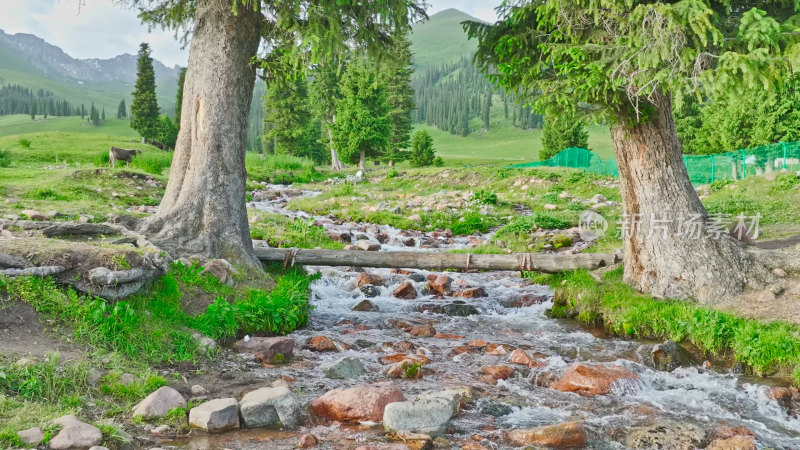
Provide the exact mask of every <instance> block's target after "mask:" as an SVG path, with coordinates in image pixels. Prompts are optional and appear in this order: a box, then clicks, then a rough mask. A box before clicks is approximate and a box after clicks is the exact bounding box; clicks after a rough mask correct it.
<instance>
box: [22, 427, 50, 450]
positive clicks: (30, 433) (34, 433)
mask: <svg viewBox="0 0 800 450" xmlns="http://www.w3.org/2000/svg"><path fill="white" fill-rule="evenodd" d="M17 437H18V438H19V440H20V441H22V443H23V444H26V445H30V446H33V447H36V446H37V445H39V443H40V442H42V439H44V432H42V429H41V428H39V427H33V428H28V429H27V430H22V431H17Z"/></svg>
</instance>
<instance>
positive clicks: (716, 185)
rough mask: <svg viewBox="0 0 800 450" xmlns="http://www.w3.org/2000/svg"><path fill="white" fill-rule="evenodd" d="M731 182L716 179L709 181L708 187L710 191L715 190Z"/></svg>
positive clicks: (731, 181)
mask: <svg viewBox="0 0 800 450" xmlns="http://www.w3.org/2000/svg"><path fill="white" fill-rule="evenodd" d="M731 184H733V180H716V181H714V182H713V183H711V186H709V187H710V188H711V192H717V191H719V190H721V189H722V188H724V187H725V186H728V185H731Z"/></svg>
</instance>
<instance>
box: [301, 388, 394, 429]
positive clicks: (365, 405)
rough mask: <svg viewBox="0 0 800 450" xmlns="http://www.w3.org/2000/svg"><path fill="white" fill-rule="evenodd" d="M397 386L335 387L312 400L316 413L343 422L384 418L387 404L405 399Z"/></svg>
mask: <svg viewBox="0 0 800 450" xmlns="http://www.w3.org/2000/svg"><path fill="white" fill-rule="evenodd" d="M405 399H406V398H405V396H404V395H403V392H401V391H400V390H399V389H397V388H389V387H387V388H382V387H373V386H360V387H355V388H350V389H334V390H332V391H328V392H326V393H325V394H324V395H322V396H321V397H319V398H317V399H315V400H314V401H312V402H311V410H312V411H314V414H316V415H318V416H322V417H327V418H328V419H331V420H339V421H342V422H352V421H371V422H380V421H382V420H383V410H384V408H386V405H388V404H389V403H394V402H402V401H405Z"/></svg>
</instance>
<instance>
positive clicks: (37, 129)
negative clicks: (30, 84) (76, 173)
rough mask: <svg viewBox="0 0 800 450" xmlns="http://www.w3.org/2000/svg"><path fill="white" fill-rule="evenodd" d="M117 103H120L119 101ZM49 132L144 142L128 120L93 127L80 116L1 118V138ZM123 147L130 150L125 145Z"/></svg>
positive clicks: (19, 115)
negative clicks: (102, 135) (106, 136)
mask: <svg viewBox="0 0 800 450" xmlns="http://www.w3.org/2000/svg"><path fill="white" fill-rule="evenodd" d="M117 103H119V100H117ZM115 111H116V109H115ZM106 114H108V111H106ZM47 132H59V133H85V134H107V135H113V136H115V137H117V138H125V139H126V140H127V141H129V142H141V140H142V139H141V138H140V137H139V134H138V133H137V132H136V130H134V129H133V128H131V127H130V125H129V121H128V119H117V118H115V117H109V118H107V119H106V121H105V122H103V124H102V125H100V126H97V127H93V126H89V125H87V124H86V120H81V118H80V116H70V117H52V116H51V117H48V118H47V119H43V118H42V117H41V116H36V120H31V116H29V115H24V114H15V115H11V116H0V138H5V137H8V136H16V135H19V134H32V133H34V134H38V133H47ZM121 146H122V147H124V148H129V147H126V146H124V145H121ZM78 149H80V147H78ZM106 150H108V149H106Z"/></svg>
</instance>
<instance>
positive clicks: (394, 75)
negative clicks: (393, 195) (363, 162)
mask: <svg viewBox="0 0 800 450" xmlns="http://www.w3.org/2000/svg"><path fill="white" fill-rule="evenodd" d="M393 40H394V43H393V45H392V50H391V51H390V52H389V53H390V55H391V58H390V59H388V60H386V61H385V62H384V64H383V65H382V66H381V68H380V73H379V77H380V82H381V83H382V84H383V85H384V87H385V89H386V104H387V106H388V107H389V118H390V119H391V122H392V124H391V127H392V131H391V134H390V135H389V145H388V147H387V152H386V159H387V160H389V161H390V163H391V164H393V163H395V162H398V161H403V160H405V159H407V158H408V153H409V152H408V150H407V148H408V145H409V142H410V140H411V128H412V125H411V110H412V109H414V89H413V88H412V87H411V74H412V73H413V72H414V69H412V68H411V42H409V40H408V35H407V32H406V31H403V32H402V33H397V34H395V35H394V36H393Z"/></svg>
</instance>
